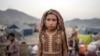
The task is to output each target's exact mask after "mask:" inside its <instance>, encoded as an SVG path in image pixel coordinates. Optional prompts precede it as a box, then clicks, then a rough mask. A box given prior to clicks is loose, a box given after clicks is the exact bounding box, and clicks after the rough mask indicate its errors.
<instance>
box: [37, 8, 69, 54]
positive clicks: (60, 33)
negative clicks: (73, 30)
mask: <svg viewBox="0 0 100 56" xmlns="http://www.w3.org/2000/svg"><path fill="white" fill-rule="evenodd" d="M67 50H68V46H67V39H66V35H65V28H64V23H63V18H62V16H61V15H60V13H59V12H58V11H56V10H53V9H50V10H48V11H47V12H46V13H44V15H43V17H42V21H41V30H40V34H39V49H38V54H37V56H67V54H68V51H67Z"/></svg>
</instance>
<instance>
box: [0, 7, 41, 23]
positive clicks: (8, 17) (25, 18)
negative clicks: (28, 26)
mask: <svg viewBox="0 0 100 56" xmlns="http://www.w3.org/2000/svg"><path fill="white" fill-rule="evenodd" d="M38 21H39V19H37V18H36V17H33V16H30V15H27V14H25V13H23V12H21V11H18V10H15V9H8V10H6V11H1V10H0V24H12V23H37V22H38Z"/></svg>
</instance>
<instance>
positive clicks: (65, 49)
mask: <svg viewBox="0 0 100 56" xmlns="http://www.w3.org/2000/svg"><path fill="white" fill-rule="evenodd" d="M62 42H63V43H62V51H63V56H68V45H67V39H66V36H65V35H64V32H62Z"/></svg>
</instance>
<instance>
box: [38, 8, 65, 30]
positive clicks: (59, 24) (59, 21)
mask: <svg viewBox="0 0 100 56" xmlns="http://www.w3.org/2000/svg"><path fill="white" fill-rule="evenodd" d="M49 14H53V15H55V16H56V17H57V30H61V31H64V30H65V28H64V23H63V18H62V16H61V15H60V13H59V12H58V11H56V10H54V9H50V10H48V11H46V12H45V13H44V14H43V16H42V19H41V25H40V27H41V29H40V31H45V29H46V27H45V23H44V22H45V20H46V17H47V15H49Z"/></svg>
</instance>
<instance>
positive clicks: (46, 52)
mask: <svg viewBox="0 0 100 56" xmlns="http://www.w3.org/2000/svg"><path fill="white" fill-rule="evenodd" d="M43 53H45V54H58V53H61V51H57V52H47V51H44V50H43Z"/></svg>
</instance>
